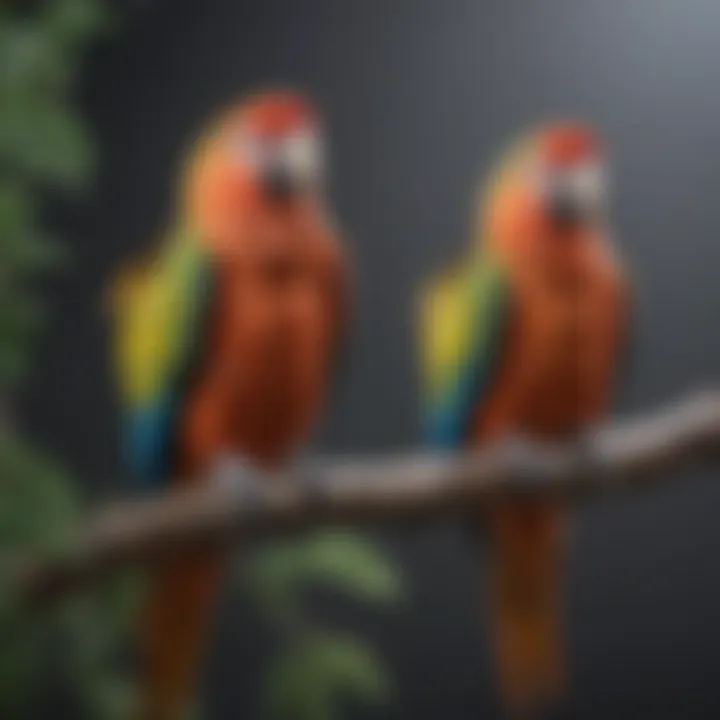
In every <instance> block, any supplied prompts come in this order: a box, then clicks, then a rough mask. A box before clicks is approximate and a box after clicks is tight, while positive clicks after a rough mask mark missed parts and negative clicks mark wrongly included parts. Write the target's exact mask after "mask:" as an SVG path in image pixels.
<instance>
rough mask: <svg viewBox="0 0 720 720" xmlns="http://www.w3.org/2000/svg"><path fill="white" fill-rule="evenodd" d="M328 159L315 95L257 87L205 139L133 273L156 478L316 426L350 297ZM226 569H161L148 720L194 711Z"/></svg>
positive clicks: (136, 420)
mask: <svg viewBox="0 0 720 720" xmlns="http://www.w3.org/2000/svg"><path fill="white" fill-rule="evenodd" d="M322 170H323V158H322V132H321V126H320V121H319V119H318V117H317V115H316V112H315V111H314V110H313V108H312V107H311V106H310V104H309V103H308V102H307V101H306V100H305V99H303V98H302V97H300V96H298V95H295V94H293V93H289V92H280V91H278V92H269V93H266V94H262V95H259V96H256V97H253V98H251V99H250V100H249V101H248V102H246V103H244V104H242V105H241V106H240V107H239V108H237V109H234V110H232V111H230V112H229V113H227V114H226V115H225V116H224V117H222V118H221V119H220V121H219V122H217V123H216V124H214V125H213V127H212V128H211V130H210V132H209V133H208V134H207V135H206V136H204V137H203V139H202V140H201V142H200V144H199V148H198V150H197V151H196V153H195V154H194V157H193V158H192V160H191V163H190V166H189V168H188V172H187V177H186V182H185V183H184V186H183V189H182V193H181V201H180V202H179V203H178V205H179V212H178V214H177V215H178V217H177V220H176V223H175V225H174V226H173V228H172V231H171V232H170V233H169V235H168V236H167V239H166V243H165V244H164V246H163V247H162V249H161V250H160V252H159V253H158V255H157V257H156V258H155V259H154V261H153V262H152V263H150V264H149V265H147V266H146V267H144V268H142V269H140V270H137V271H134V272H131V273H129V274H127V275H126V276H125V277H124V278H121V281H120V283H119V285H118V288H117V294H116V298H117V303H118V313H117V315H118V332H119V335H118V363H119V374H120V380H121V388H122V398H123V410H124V415H125V426H126V432H127V437H126V445H127V450H128V455H129V458H130V461H131V464H132V466H133V468H134V469H135V470H136V471H137V472H138V473H139V474H141V475H143V476H145V477H146V478H148V479H149V480H150V481H151V482H152V483H153V484H155V485H156V486H157V485H158V484H160V483H163V482H170V481H171V479H173V478H180V477H182V478H186V480H185V481H182V482H187V483H199V482H206V481H212V480H213V478H218V477H220V476H221V475H225V477H227V475H226V473H219V472H218V471H217V468H220V467H227V465H226V464H224V461H225V460H226V459H227V458H228V457H232V458H236V459H238V460H239V461H241V462H242V463H245V464H250V465H252V466H255V467H271V466H274V465H277V464H280V463H284V462H287V461H289V460H290V459H291V456H292V455H293V453H294V452H295V451H296V450H297V449H298V446H299V445H301V444H302V443H303V442H304V441H305V440H306V439H307V436H308V434H309V432H310V430H311V427H312V425H313V421H314V420H315V418H316V415H317V414H318V410H319V408H320V405H321V403H322V400H323V397H324V395H325V391H326V389H327V386H328V382H329V378H330V375H331V371H332V365H333V357H334V354H335V351H336V349H337V346H338V343H339V338H340V336H341V334H342V330H343V325H344V314H345V310H344V308H345V305H346V303H345V294H346V291H345V287H346V282H345V276H346V270H345V262H344V260H343V255H342V251H341V247H340V244H339V241H338V238H337V235H336V233H335V231H334V229H333V227H332V223H331V220H330V217H329V213H328V211H327V209H326V207H325V204H324V202H323V194H322ZM176 488H177V483H176V484H175V485H173V486H172V488H171V489H176ZM221 566H222V559H221V558H220V557H219V556H218V555H217V554H213V555H211V554H209V553H207V552H206V553H204V554H194V555H183V556H182V557H177V558H174V559H173V560H172V561H169V562H167V563H165V564H163V565H162V566H161V567H160V568H159V569H158V571H157V574H156V575H154V576H153V580H152V583H151V588H150V597H149V601H148V607H147V610H146V613H145V615H144V619H143V638H142V653H143V670H142V672H143V673H144V674H143V680H142V687H141V691H142V692H141V694H142V697H141V705H142V708H141V717H142V718H143V719H144V720H176V719H177V718H179V717H182V716H183V715H184V713H185V712H186V711H187V708H188V706H189V703H190V702H191V701H192V696H193V693H194V685H195V682H196V677H197V673H198V667H199V660H200V657H201V654H202V650H203V645H204V640H205V636H206V633H207V630H208V624H209V621H210V619H211V617H212V614H213V609H214V604H215V601H216V596H217V592H218V586H219V583H220V580H221V569H222V568H221Z"/></svg>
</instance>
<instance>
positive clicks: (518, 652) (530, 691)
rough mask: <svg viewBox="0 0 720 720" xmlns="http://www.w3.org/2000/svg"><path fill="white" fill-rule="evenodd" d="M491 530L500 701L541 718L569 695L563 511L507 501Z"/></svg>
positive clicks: (516, 711)
mask: <svg viewBox="0 0 720 720" xmlns="http://www.w3.org/2000/svg"><path fill="white" fill-rule="evenodd" d="M490 530H491V535H492V537H491V539H492V541H493V544H494V559H493V568H492V579H491V582H492V591H491V592H492V598H491V602H492V606H493V607H492V610H493V615H494V617H493V624H494V633H495V648H496V664H497V675H498V681H499V684H500V694H501V699H502V701H503V702H504V704H505V707H506V710H507V711H508V713H509V715H510V716H511V717H521V718H526V717H536V715H538V714H540V713H542V712H545V711H548V710H551V709H553V708H556V707H557V706H558V704H559V703H561V701H562V700H563V699H564V694H565V659H564V639H563V632H562V588H563V585H564V577H563V574H564V573H563V570H564V567H563V561H564V548H563V543H564V539H565V538H564V535H565V533H564V531H565V518H564V510H563V509H562V508H560V507H558V506H557V505H554V504H552V503H548V502H547V501H543V502H528V503H523V504H518V503H517V501H516V502H510V501H508V502H507V503H504V504H502V505H501V506H498V507H497V508H495V509H493V510H492V511H491V515H490Z"/></svg>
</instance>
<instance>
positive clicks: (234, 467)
mask: <svg viewBox="0 0 720 720" xmlns="http://www.w3.org/2000/svg"><path fill="white" fill-rule="evenodd" d="M261 473H262V471H261V470H260V468H258V467H257V466H256V465H255V464H254V463H252V462H251V461H250V460H248V459H247V458H246V457H243V456H242V455H223V456H222V457H220V458H218V459H217V460H216V461H215V464H214V465H213V467H212V469H211V471H210V480H211V483H212V485H213V486H214V487H216V488H217V489H219V490H220V491H221V492H227V493H230V494H231V495H233V496H234V497H237V496H240V497H241V498H242V499H243V501H244V502H247V504H249V505H253V506H255V505H259V504H262V500H263V498H264V495H263V490H262V482H261V478H260V475H261Z"/></svg>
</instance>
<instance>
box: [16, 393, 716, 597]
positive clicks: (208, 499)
mask: <svg viewBox="0 0 720 720" xmlns="http://www.w3.org/2000/svg"><path fill="white" fill-rule="evenodd" d="M719 449H720V391H710V392H705V393H702V394H699V395H698V396H696V397H694V398H692V399H689V400H686V401H684V402H682V403H678V404H676V405H674V406H672V407H670V408H667V409H664V410H662V411H660V412H658V413H656V414H654V415H651V416H648V417H645V418H641V419H638V420H630V421H620V422H618V423H616V424H614V425H610V426H608V427H606V428H602V429H599V430H597V431H595V432H593V433H590V434H588V435H587V437H586V438H585V440H584V441H583V442H578V443H571V444H563V445H548V444H537V443H530V442H526V441H522V440H515V441H512V442H509V443H503V444H500V445H497V446H494V447H490V448H488V449H486V450H483V451H480V452H477V453H472V454H463V455H457V456H451V455H447V456H438V455H432V454H422V453H418V454H409V455H406V456H397V457H388V458H379V459H371V458H362V459H358V460H356V461H353V460H322V461H318V462H315V463H312V464H306V465H302V466H299V467H296V468H294V469H291V470H288V471H287V472H275V473H261V472H257V473H252V478H251V480H250V481H248V480H247V474H246V473H243V476H244V477H245V481H244V482H240V483H238V484H237V485H235V486H233V485H232V483H222V484H210V485H208V486H206V487H204V488H202V489H193V490H186V491H183V492H176V493H173V494H169V495H165V496H163V497H159V498H157V499H151V500H146V501H136V502H124V503H117V504H115V505H113V506H111V507H109V508H108V509H106V510H104V511H102V512H100V513H99V514H98V515H97V516H96V517H95V518H94V519H92V521H91V522H90V523H89V525H88V526H87V528H85V529H84V530H83V531H81V532H80V533H79V535H78V537H77V538H76V542H75V545H74V548H75V549H74V550H73V551H72V552H70V553H68V554H67V555H65V556H63V557H60V558H54V559H36V560H34V561H32V562H31V563H28V564H27V565H26V566H25V568H24V570H23V571H22V573H20V575H19V578H18V582H19V589H20V591H21V593H22V595H23V596H24V597H25V598H26V599H27V600H31V601H38V600H42V601H46V600H49V599H52V598H55V597H57V596H59V595H61V594H63V593H66V592H68V591H71V590H76V589H78V588H80V587H82V586H83V585H84V584H86V583H88V582H90V581H92V580H94V579H96V578H97V577H99V576H101V575H104V574H106V573H109V572H112V571H114V570H117V569H118V568H120V567H122V566H126V565H128V564H133V563H151V562H156V561H157V560H158V559H162V558H165V557H168V556H171V555H174V554H177V553H179V552H185V551H191V550H192V551H196V550H202V549H205V548H210V547H218V546H226V545H227V544H228V543H231V542H234V541H236V540H238V539H241V538H249V537H259V536H267V535H277V534H282V533H288V532H294V531H298V530H301V529H303V528H307V527H310V526H318V525H329V524H332V525H337V524H371V523H385V522H389V523H393V524H398V523H401V522H421V521H428V520H435V519H439V518H461V517H463V516H467V515H468V514H470V513H477V511H478V509H479V508H481V507H482V506H484V505H487V504H488V503H491V502H492V501H493V500H494V499H496V498H497V497H499V496H501V495H507V494H513V495H523V496H527V497H533V496H537V495H546V494H548V493H554V494H557V495H558V496H560V497H564V498H568V499H572V498H574V497H578V496H584V495H587V494H590V493H601V492H602V493H604V492H609V491H614V490H617V489H620V488H625V487H630V486H638V485H643V484H647V483H649V482H650V481H652V480H657V478H658V477H659V476H660V475H661V474H662V472H664V471H667V470H670V469H673V468H677V467H678V466H680V465H686V464H688V462H690V461H696V460H703V459H705V460H707V459H715V457H716V455H717V452H716V451H718V450H719Z"/></svg>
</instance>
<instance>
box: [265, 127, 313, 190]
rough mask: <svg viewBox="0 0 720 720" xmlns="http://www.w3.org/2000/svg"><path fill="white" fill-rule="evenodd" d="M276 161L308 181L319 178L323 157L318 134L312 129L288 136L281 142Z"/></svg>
mask: <svg viewBox="0 0 720 720" xmlns="http://www.w3.org/2000/svg"><path fill="white" fill-rule="evenodd" d="M276 162H278V163H280V164H282V165H283V166H284V167H285V168H287V170H288V171H289V172H290V173H291V174H292V175H294V176H295V177H298V178H299V179H301V180H304V181H306V182H309V181H315V180H317V179H319V176H320V174H321V172H322V165H323V158H322V149H321V146H320V142H319V140H318V137H317V135H316V134H315V133H314V132H312V131H302V132H298V133H295V134H294V135H290V136H289V137H286V138H285V139H284V140H282V141H281V142H280V144H279V147H278V150H277V156H276Z"/></svg>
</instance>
